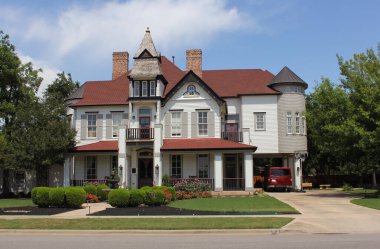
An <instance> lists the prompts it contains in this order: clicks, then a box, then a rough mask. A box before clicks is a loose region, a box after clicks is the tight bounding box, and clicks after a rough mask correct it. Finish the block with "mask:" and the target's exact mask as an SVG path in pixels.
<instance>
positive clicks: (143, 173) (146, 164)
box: [138, 158, 153, 188]
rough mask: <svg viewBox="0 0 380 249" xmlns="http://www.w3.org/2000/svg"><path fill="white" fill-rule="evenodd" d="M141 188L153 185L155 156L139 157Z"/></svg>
mask: <svg viewBox="0 0 380 249" xmlns="http://www.w3.org/2000/svg"><path fill="white" fill-rule="evenodd" d="M138 175H139V177H138V178H139V188H141V187H144V186H153V158H139V172H138Z"/></svg>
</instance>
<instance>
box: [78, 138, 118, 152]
mask: <svg viewBox="0 0 380 249" xmlns="http://www.w3.org/2000/svg"><path fill="white" fill-rule="evenodd" d="M118 150H119V146H118V141H99V142H96V143H92V144H86V145H82V146H76V147H73V148H71V152H87V151H89V152H90V151H118Z"/></svg>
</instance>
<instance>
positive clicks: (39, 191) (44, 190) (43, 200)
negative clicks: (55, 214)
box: [32, 187, 50, 207]
mask: <svg viewBox="0 0 380 249" xmlns="http://www.w3.org/2000/svg"><path fill="white" fill-rule="evenodd" d="M32 192H33V199H32V200H33V202H34V204H36V205H38V207H49V203H50V201H49V192H50V188H48V187H37V188H34V189H33V190H32Z"/></svg>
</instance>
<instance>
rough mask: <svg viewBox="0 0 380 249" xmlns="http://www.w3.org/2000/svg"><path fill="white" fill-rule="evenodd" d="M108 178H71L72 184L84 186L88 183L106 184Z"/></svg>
mask: <svg viewBox="0 0 380 249" xmlns="http://www.w3.org/2000/svg"><path fill="white" fill-rule="evenodd" d="M106 183H107V179H79V180H71V184H70V185H71V186H84V185H86V184H96V185H101V184H106Z"/></svg>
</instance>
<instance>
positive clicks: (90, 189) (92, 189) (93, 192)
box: [83, 184, 97, 195]
mask: <svg viewBox="0 0 380 249" xmlns="http://www.w3.org/2000/svg"><path fill="white" fill-rule="evenodd" d="M83 189H84V191H86V194H91V195H96V194H97V188H96V186H95V185H93V184H86V185H84V186H83Z"/></svg>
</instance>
